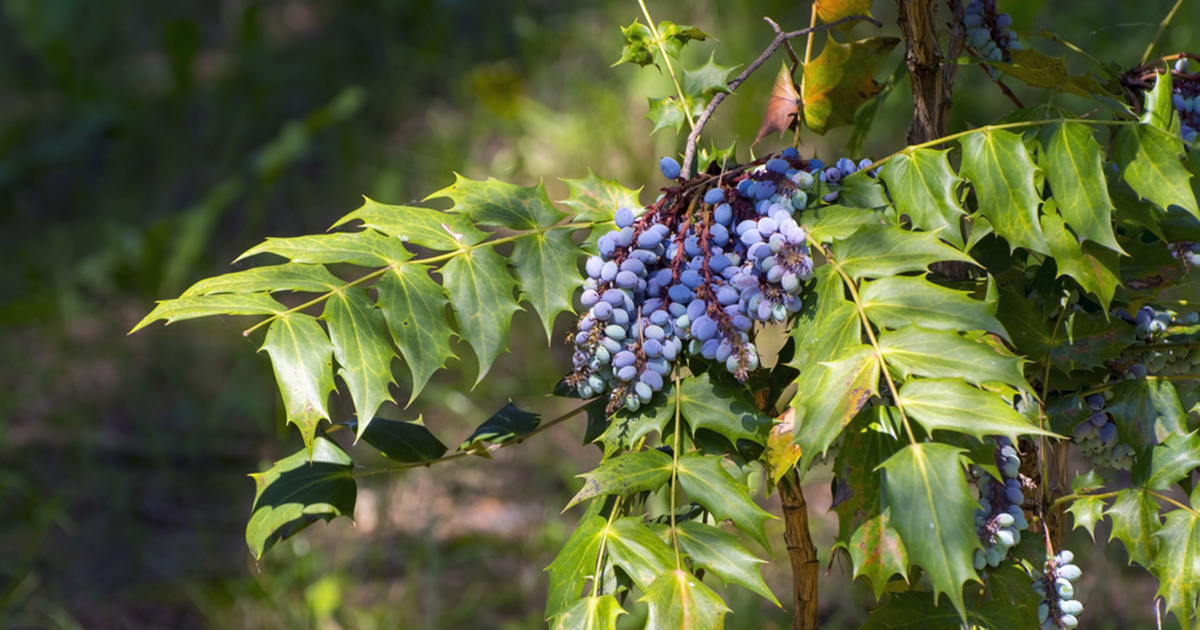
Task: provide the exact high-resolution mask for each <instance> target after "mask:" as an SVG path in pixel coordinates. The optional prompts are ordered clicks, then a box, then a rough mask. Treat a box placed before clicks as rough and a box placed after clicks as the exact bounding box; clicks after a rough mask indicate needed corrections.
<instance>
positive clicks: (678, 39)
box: [658, 20, 708, 57]
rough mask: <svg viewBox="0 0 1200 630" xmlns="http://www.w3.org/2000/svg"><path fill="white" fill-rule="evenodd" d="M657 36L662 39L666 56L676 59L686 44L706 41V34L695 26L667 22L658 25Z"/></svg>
mask: <svg viewBox="0 0 1200 630" xmlns="http://www.w3.org/2000/svg"><path fill="white" fill-rule="evenodd" d="M658 36H659V37H661V38H662V41H663V46H664V47H665V48H666V49H667V54H669V55H671V56H674V57H678V56H679V53H680V51H682V50H683V47H684V46H686V45H687V44H688V42H693V41H696V42H702V41H704V40H705V39H708V34H707V33H705V32H704V31H702V30H700V29H698V28H696V27H695V26H684V25H683V24H676V23H674V22H670V21H668V20H663V21H661V22H659V23H658Z"/></svg>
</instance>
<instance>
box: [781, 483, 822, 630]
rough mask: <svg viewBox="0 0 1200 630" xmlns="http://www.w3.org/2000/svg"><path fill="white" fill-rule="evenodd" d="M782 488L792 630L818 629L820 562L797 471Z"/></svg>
mask: <svg viewBox="0 0 1200 630" xmlns="http://www.w3.org/2000/svg"><path fill="white" fill-rule="evenodd" d="M782 482H783V483H781V484H780V485H779V500H780V502H781V503H782V504H783V522H784V530H783V540H784V542H785V543H786V544H787V550H788V559H789V560H790V561H791V565H792V605H793V607H794V608H793V610H792V630H815V629H816V627H817V578H818V572H819V570H820V566H821V565H820V561H819V560H818V559H817V548H816V546H815V545H813V541H812V534H811V533H810V529H809V525H808V504H807V503H806V502H805V500H804V489H803V488H802V487H801V486H800V473H799V471H797V470H796V469H795V468H793V469H792V473H791V474H790V475H789V476H787V477H784V479H783V480H782Z"/></svg>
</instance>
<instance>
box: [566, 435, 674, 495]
mask: <svg viewBox="0 0 1200 630" xmlns="http://www.w3.org/2000/svg"><path fill="white" fill-rule="evenodd" d="M671 468H672V460H671V456H670V455H667V454H666V453H663V452H662V451H660V450H657V449H653V448H652V449H649V450H645V451H640V452H637V453H628V454H626V455H622V456H620V457H614V458H612V459H608V460H605V461H604V462H602V463H601V464H600V467H599V468H597V469H595V470H593V471H591V472H588V473H584V474H582V475H579V476H580V477H583V478H584V479H585V481H584V483H583V487H582V488H580V489H579V492H578V493H577V494H576V495H575V498H573V499H571V502H570V503H568V504H567V507H566V508H564V510H569V509H571V507H572V506H574V505H577V504H579V503H580V502H583V501H586V500H588V499H591V498H593V497H598V496H605V495H609V494H615V495H618V496H622V497H627V496H629V495H631V494H636V493H638V492H647V491H650V492H653V491H655V490H658V489H659V488H661V487H662V485H663V484H664V483H666V482H667V481H668V480H669V479H670V478H671Z"/></svg>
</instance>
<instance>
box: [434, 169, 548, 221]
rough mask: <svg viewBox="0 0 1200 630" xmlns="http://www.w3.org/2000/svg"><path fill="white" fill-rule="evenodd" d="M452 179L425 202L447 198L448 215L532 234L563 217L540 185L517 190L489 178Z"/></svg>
mask: <svg viewBox="0 0 1200 630" xmlns="http://www.w3.org/2000/svg"><path fill="white" fill-rule="evenodd" d="M454 177H455V180H454V185H452V186H449V187H447V188H443V189H442V190H439V191H437V192H435V193H433V194H432V195H429V197H427V199H435V198H437V197H449V198H450V199H451V200H453V201H454V207H453V208H451V211H453V212H458V213H461V214H465V215H467V216H469V217H471V220H472V221H474V222H475V223H476V224H477V225H494V226H497V227H506V228H511V229H514V230H533V229H536V228H539V227H548V226H551V225H554V224H555V223H558V222H559V221H561V220H562V219H563V217H565V216H567V215H565V214H563V213H562V212H559V211H558V209H557V208H555V207H554V204H552V203H550V197H549V196H547V195H546V187H545V186H544V185H542V184H541V183H538V185H537V186H517V185H516V184H509V183H506V182H502V181H500V180H497V179H490V178H489V179H488V180H487V181H485V182H480V181H475V180H472V179H467V178H466V177H463V176H462V175H459V174H457V173H455V175H454Z"/></svg>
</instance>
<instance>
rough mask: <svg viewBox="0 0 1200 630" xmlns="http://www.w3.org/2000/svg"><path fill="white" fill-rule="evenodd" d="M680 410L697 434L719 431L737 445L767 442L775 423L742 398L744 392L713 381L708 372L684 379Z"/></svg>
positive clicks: (680, 394) (680, 392)
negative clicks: (746, 441) (748, 442)
mask: <svg viewBox="0 0 1200 630" xmlns="http://www.w3.org/2000/svg"><path fill="white" fill-rule="evenodd" d="M679 410H680V413H681V414H682V415H683V417H684V418H687V421H688V424H689V425H690V426H691V427H692V432H693V433H694V432H695V431H696V430H698V429H709V430H712V431H716V432H717V433H720V434H721V435H723V436H725V437H726V438H729V442H730V443H732V444H736V443H737V441H738V440H750V441H752V442H757V443H759V444H766V443H767V436H768V433H769V432H770V430H771V425H772V424H774V420H772V419H771V418H769V417H767V416H765V415H763V414H762V413H761V412H759V411H758V409H756V408H755V407H754V406H753V405H751V404H750V403H749V402H747V401H746V400H745V399H744V398H742V395H741V392H739V390H736V389H732V388H729V387H723V386H720V385H717V384H715V383H713V382H712V380H711V379H710V378H709V375H708V374H707V373H705V374H701V375H700V376H696V377H692V378H688V379H685V380H684V381H683V383H682V384H681V385H680V387H679Z"/></svg>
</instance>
